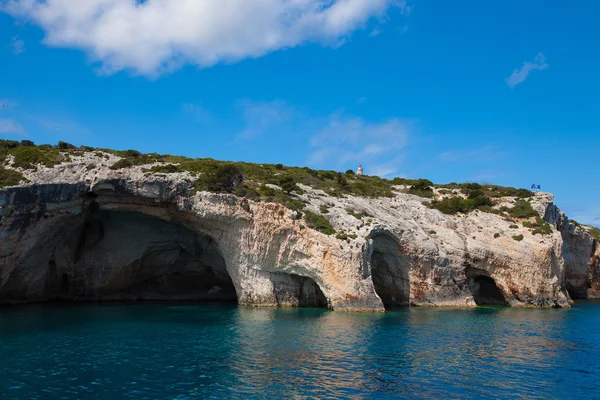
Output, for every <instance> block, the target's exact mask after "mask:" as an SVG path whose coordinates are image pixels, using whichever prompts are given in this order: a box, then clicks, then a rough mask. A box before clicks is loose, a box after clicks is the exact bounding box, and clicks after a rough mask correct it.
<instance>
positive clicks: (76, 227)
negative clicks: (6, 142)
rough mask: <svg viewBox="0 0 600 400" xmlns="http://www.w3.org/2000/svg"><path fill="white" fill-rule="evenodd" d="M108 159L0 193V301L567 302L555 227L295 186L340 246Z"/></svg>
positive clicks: (272, 211)
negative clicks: (548, 229)
mask: <svg viewBox="0 0 600 400" xmlns="http://www.w3.org/2000/svg"><path fill="white" fill-rule="evenodd" d="M116 160H118V158H117V157H114V156H112V155H108V156H104V155H100V156H96V155H94V154H93V153H86V154H85V155H84V156H82V157H73V162H70V163H65V164H62V165H59V166H56V167H54V168H45V167H39V168H38V170H37V171H22V172H23V173H24V175H25V176H26V177H27V178H28V179H29V181H30V183H29V184H27V185H26V186H20V187H14V188H8V189H4V190H1V191H0V207H1V208H0V214H3V215H5V217H4V218H3V219H2V221H1V226H0V302H26V301H43V300H50V299H57V298H66V299H79V300H119V299H128V300H131V299H188V300H189V299H223V298H227V296H228V295H231V293H235V294H234V296H233V297H234V300H237V301H238V303H240V304H246V305H256V306H325V305H326V306H328V307H330V308H332V309H335V310H348V311H383V310H384V306H385V307H393V306H402V305H413V306H453V307H456V306H460V307H472V306H475V305H477V304H506V305H510V306H515V307H531V306H540V307H569V303H570V301H571V299H570V297H569V294H568V292H567V282H566V280H565V272H566V270H565V257H564V255H563V250H564V249H563V244H564V241H563V236H564V233H563V235H561V232H559V231H557V230H556V229H553V231H552V234H551V235H545V236H542V235H533V234H532V233H531V232H530V230H529V229H526V228H523V227H522V225H519V227H518V228H516V229H513V228H511V225H513V224H514V222H511V221H506V220H504V219H503V218H502V217H501V216H499V215H496V214H491V213H484V212H480V211H475V212H472V213H470V214H468V215H460V214H459V215H456V216H450V215H445V214H442V213H441V212H439V211H437V210H432V209H429V208H428V207H427V205H426V203H427V202H428V200H426V199H423V198H420V197H417V196H413V195H408V194H403V193H400V192H398V193H395V195H394V196H393V197H391V198H378V199H366V198H359V197H353V196H348V197H345V198H334V197H330V196H327V195H326V194H325V193H323V192H322V191H318V190H314V189H312V188H310V187H306V186H302V188H303V189H304V190H305V191H306V192H305V193H304V194H303V195H301V196H298V197H300V198H301V199H302V200H304V201H305V202H306V203H307V209H308V210H311V211H313V212H316V213H320V208H321V206H322V205H325V206H326V207H328V212H327V213H326V214H325V216H326V217H327V218H328V219H329V221H330V222H331V224H332V226H333V227H334V228H335V229H336V231H337V232H344V234H345V237H346V238H345V239H340V238H336V235H332V236H328V235H325V234H322V233H320V232H318V231H316V230H313V229H310V228H308V227H307V226H306V222H305V221H303V220H302V219H298V218H296V215H295V214H296V213H295V212H292V211H290V210H288V209H286V208H284V207H283V206H281V205H279V204H274V203H264V202H253V201H249V200H246V199H242V198H237V197H235V196H233V195H225V194H212V193H206V192H199V193H196V194H194V195H190V191H191V188H192V187H193V183H194V180H195V178H194V176H192V175H191V174H189V173H172V174H151V173H148V172H145V171H144V168H148V166H142V167H132V168H128V169H123V170H117V171H113V170H111V169H110V168H109V166H110V165H112V163H114V162H115V161H116ZM508 201H511V200H510V199H508ZM552 201H553V197H552V195H550V194H546V193H538V194H536V197H535V199H534V200H533V202H532V205H533V206H534V208H535V209H536V211H537V212H538V213H539V214H540V215H541V216H543V217H546V219H547V220H549V221H551V222H553V223H556V221H557V220H558V210H557V209H556V207H554V205H553V204H552ZM357 213H364V214H365V215H366V216H362V217H361V216H360V215H358V214H357ZM352 214H354V215H352ZM359 217H360V218H359ZM116 221H121V222H116ZM123 221H131V222H129V223H128V224H124V222H123ZM125 232H127V233H125ZM136 232H138V233H137V234H136ZM160 232H164V234H160ZM518 235H522V236H523V239H522V240H520V241H518V240H515V239H514V237H517V236H518ZM596 247H597V246H596ZM569 249H571V250H572V251H574V252H576V253H577V254H578V253H579V251H580V249H579V248H575V245H573V244H569ZM588 261H589V255H588ZM577 265H579V264H577ZM580 273H583V271H579V270H577V271H576V273H575V274H580ZM573 276H575V275H573ZM228 285H229V286H228ZM233 290H234V291H233Z"/></svg>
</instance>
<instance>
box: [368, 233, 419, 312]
mask: <svg viewBox="0 0 600 400" xmlns="http://www.w3.org/2000/svg"><path fill="white" fill-rule="evenodd" d="M372 239H373V242H372V244H371V250H372V253H371V275H372V278H373V286H374V287H375V292H376V293H377V295H378V296H379V297H380V298H381V301H382V302H383V305H384V307H385V308H386V309H392V308H396V307H406V306H409V305H410V281H409V277H408V273H409V271H410V260H409V258H408V257H407V256H406V255H405V254H404V253H403V252H402V251H401V249H400V243H398V241H397V240H396V239H395V238H394V237H393V236H392V235H391V234H388V233H385V232H378V233H375V234H373V236H372Z"/></svg>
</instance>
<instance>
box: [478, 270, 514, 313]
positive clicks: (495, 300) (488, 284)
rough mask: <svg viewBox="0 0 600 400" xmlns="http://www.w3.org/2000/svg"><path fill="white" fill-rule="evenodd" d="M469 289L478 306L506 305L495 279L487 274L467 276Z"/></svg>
mask: <svg viewBox="0 0 600 400" xmlns="http://www.w3.org/2000/svg"><path fill="white" fill-rule="evenodd" d="M469 289H470V290H471V293H472V294H473V299H474V300H475V304H477V305H478V306H507V305H508V303H507V302H506V299H505V298H504V294H503V293H502V290H500V288H499V287H498V286H497V285H496V281H494V279H493V278H490V277H489V276H484V275H475V276H471V277H469Z"/></svg>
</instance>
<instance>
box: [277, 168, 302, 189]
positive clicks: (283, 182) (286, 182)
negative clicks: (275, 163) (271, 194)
mask: <svg viewBox="0 0 600 400" xmlns="http://www.w3.org/2000/svg"><path fill="white" fill-rule="evenodd" d="M276 168H277V167H276ZM277 169H278V168H277ZM279 187H280V188H281V190H283V191H284V192H286V193H290V192H293V191H294V189H296V187H297V186H296V181H295V180H294V178H292V177H291V176H284V177H283V178H281V179H280V180H279Z"/></svg>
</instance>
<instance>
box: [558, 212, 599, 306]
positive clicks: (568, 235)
mask: <svg viewBox="0 0 600 400" xmlns="http://www.w3.org/2000/svg"><path fill="white" fill-rule="evenodd" d="M559 228H560V229H561V232H562V236H563V241H564V250H565V251H564V258H565V276H566V287H567V290H568V291H569V293H570V295H571V297H573V298H578V299H586V298H588V299H600V246H599V245H598V241H597V240H596V239H594V238H593V237H592V235H590V233H589V232H588V231H587V230H586V229H585V228H583V227H582V226H580V225H576V224H573V223H571V222H569V220H568V219H567V218H566V217H564V216H563V220H562V224H561V225H559Z"/></svg>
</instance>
